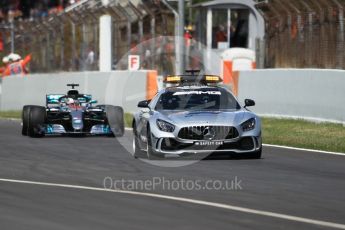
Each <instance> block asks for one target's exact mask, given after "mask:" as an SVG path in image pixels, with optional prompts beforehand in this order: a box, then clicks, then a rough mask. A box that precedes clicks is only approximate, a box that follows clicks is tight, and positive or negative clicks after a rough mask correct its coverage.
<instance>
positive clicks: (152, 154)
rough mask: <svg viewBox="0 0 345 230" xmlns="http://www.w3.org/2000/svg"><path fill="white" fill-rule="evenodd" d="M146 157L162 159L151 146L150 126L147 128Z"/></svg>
mask: <svg viewBox="0 0 345 230" xmlns="http://www.w3.org/2000/svg"><path fill="white" fill-rule="evenodd" d="M147 159H149V160H162V157H160V156H159V155H157V154H156V153H155V151H154V149H153V147H152V133H151V130H150V127H148V128H147Z"/></svg>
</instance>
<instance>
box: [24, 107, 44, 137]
mask: <svg viewBox="0 0 345 230" xmlns="http://www.w3.org/2000/svg"><path fill="white" fill-rule="evenodd" d="M46 116H47V113H46V108H45V107H42V106H31V107H30V113H29V122H28V135H29V136H30V137H43V136H44V125H45V121H46Z"/></svg>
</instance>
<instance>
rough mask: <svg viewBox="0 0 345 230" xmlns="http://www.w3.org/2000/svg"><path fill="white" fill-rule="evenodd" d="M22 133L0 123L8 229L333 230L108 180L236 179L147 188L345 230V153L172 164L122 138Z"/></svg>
mask: <svg viewBox="0 0 345 230" xmlns="http://www.w3.org/2000/svg"><path fill="white" fill-rule="evenodd" d="M20 129H21V127H20V123H19V122H18V121H8V120H0V229H17V230H19V229H35V230H40V229H73V230H76V229H335V228H332V227H330V226H328V225H326V226H322V225H319V224H313V223H306V222H304V223H303V222H301V221H298V220H295V219H292V220H288V219H284V218H279V217H278V218H277V217H272V216H267V215H261V214H260V213H258V214H255V213H250V212H243V211H238V210H229V209H224V208H220V207H215V206H212V205H211V206H209V205H203V204H195V203H190V202H184V201H181V200H171V199H165V198H160V197H153V196H142V195H136V194H130V193H128V194H127V193H117V192H109V191H107V190H103V188H104V185H103V182H104V178H106V177H110V178H112V179H116V180H121V179H124V180H127V181H131V180H133V181H134V180H135V181H140V180H142V181H152V178H155V177H159V178H164V179H165V180H168V181H174V180H181V179H184V180H190V181H201V183H204V182H206V181H208V180H213V181H215V180H217V181H221V182H225V181H231V180H234V179H235V178H237V180H240V181H241V184H240V187H241V188H237V189H220V190H219V189H218V190H217V189H194V190H193V189H192V190H188V189H182V188H180V189H177V190H175V189H166V188H163V186H160V185H158V186H157V187H155V188H154V189H151V190H140V191H139V192H140V193H144V194H145V193H150V194H162V195H167V196H169V197H182V198H188V199H192V200H199V201H205V202H214V203H219V204H224V205H229V206H231V207H232V206H234V207H242V208H247V209H250V210H261V211H265V212H270V213H277V214H284V215H291V216H295V217H299V218H306V219H312V220H318V221H325V222H329V223H331V224H339V225H337V226H338V227H339V226H340V227H339V228H341V227H342V226H343V227H345V156H337V155H330V154H324V153H313V152H304V151H296V150H288V149H280V148H272V147H264V150H263V159H261V160H245V159H242V160H241V159H240V160H239V159H213V160H203V161H200V162H197V163H195V164H192V165H188V166H184V167H177V168H167V167H158V166H154V165H151V164H147V163H145V162H143V161H141V160H135V159H133V157H132V156H131V155H130V154H129V153H128V151H127V150H126V149H125V148H124V147H123V145H122V144H120V143H119V140H117V139H115V138H106V137H86V138H76V137H72V138H67V137H47V138H42V139H32V138H28V137H22V136H21V134H20ZM128 135H129V134H128ZM8 179H9V180H15V181H8ZM26 181H28V183H24V182H26ZM31 182H45V183H52V186H47V185H44V184H42V185H41V184H35V183H31ZM55 184H56V185H61V184H63V185H61V186H54V185H55ZM64 185H74V186H85V189H84V187H80V188H79V187H75V188H74V187H68V186H64ZM87 188H100V190H97V189H95V190H93V189H87Z"/></svg>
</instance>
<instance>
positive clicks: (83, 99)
mask: <svg viewBox="0 0 345 230" xmlns="http://www.w3.org/2000/svg"><path fill="white" fill-rule="evenodd" d="M67 86H70V87H72V89H71V90H69V91H68V92H67V94H48V95H46V106H45V107H44V106H37V105H25V106H24V107H23V112H22V123H23V126H22V134H23V135H24V136H30V137H43V136H45V135H59V134H60V135H104V136H110V137H114V136H115V137H119V136H123V134H124V113H123V109H122V107H120V106H113V105H94V104H96V103H97V101H96V100H92V96H91V95H89V94H80V93H79V92H78V90H76V89H75V87H77V86H79V85H78V84H68V85H67Z"/></svg>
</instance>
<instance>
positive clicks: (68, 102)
mask: <svg viewBox="0 0 345 230" xmlns="http://www.w3.org/2000/svg"><path fill="white" fill-rule="evenodd" d="M66 104H67V105H72V104H74V100H73V98H67V100H66Z"/></svg>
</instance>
